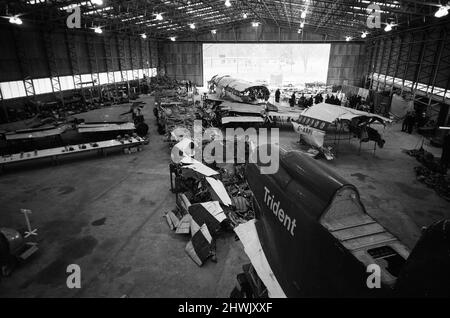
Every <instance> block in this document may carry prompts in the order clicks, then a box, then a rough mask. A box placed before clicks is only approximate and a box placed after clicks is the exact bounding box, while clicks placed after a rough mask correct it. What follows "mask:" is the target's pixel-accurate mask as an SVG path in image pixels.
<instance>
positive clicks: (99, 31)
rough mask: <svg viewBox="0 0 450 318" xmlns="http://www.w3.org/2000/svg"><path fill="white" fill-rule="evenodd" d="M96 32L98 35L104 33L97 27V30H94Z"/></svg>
mask: <svg viewBox="0 0 450 318" xmlns="http://www.w3.org/2000/svg"><path fill="white" fill-rule="evenodd" d="M94 32H95V33H98V34H102V33H103V30H102V28H101V27H95V28H94Z"/></svg>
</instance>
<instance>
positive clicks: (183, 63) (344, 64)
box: [159, 25, 366, 86]
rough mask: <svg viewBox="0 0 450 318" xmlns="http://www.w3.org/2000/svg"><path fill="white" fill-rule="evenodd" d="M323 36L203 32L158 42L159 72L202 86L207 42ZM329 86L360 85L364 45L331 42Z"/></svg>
mask: <svg viewBox="0 0 450 318" xmlns="http://www.w3.org/2000/svg"><path fill="white" fill-rule="evenodd" d="M329 40H330V39H327V37H326V36H325V35H323V34H315V33H307V32H305V33H304V34H299V33H297V32H295V31H292V30H289V29H283V28H279V27H276V26H270V25H261V26H259V27H258V28H253V27H252V26H248V25H241V26H239V27H235V28H230V29H227V30H218V31H217V33H216V34H212V33H205V34H201V35H197V36H192V37H188V38H184V39H182V40H179V41H176V42H160V45H159V58H160V59H159V65H160V68H161V71H163V72H165V73H166V74H167V75H168V76H171V77H174V78H176V79H180V80H181V79H188V80H191V81H193V82H194V83H197V84H201V83H203V61H202V58H203V52H202V44H203V43H204V42H206V43H221V42H224V43H240V42H241V43H256V42H261V43H302V42H307V43H328V42H329ZM330 42H331V50H330V60H329V70H328V76H327V83H328V84H330V85H331V84H342V83H343V82H344V83H347V84H348V85H355V86H362V84H363V82H364V81H363V79H364V75H365V65H366V62H365V46H364V43H362V42H352V43H347V42H342V41H332V40H331V41H330Z"/></svg>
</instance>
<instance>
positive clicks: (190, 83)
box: [188, 80, 192, 91]
mask: <svg viewBox="0 0 450 318" xmlns="http://www.w3.org/2000/svg"><path fill="white" fill-rule="evenodd" d="M188 83H189V91H191V90H192V82H191V81H190V80H189V81H188Z"/></svg>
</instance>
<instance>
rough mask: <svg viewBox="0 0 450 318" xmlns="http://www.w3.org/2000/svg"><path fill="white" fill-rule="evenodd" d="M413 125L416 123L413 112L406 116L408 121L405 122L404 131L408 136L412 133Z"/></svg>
mask: <svg viewBox="0 0 450 318" xmlns="http://www.w3.org/2000/svg"><path fill="white" fill-rule="evenodd" d="M415 123H416V116H415V115H414V112H410V114H409V116H408V121H407V122H406V130H407V131H408V134H411V133H412V131H413V129H414V124H415Z"/></svg>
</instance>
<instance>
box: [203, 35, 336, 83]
mask: <svg viewBox="0 0 450 318" xmlns="http://www.w3.org/2000/svg"><path fill="white" fill-rule="evenodd" d="M329 57H330V44H281V43H276V44H275V43H273V44H272V43H270V44H267V43H265V44H259V43H258V44H247V43H242V44H233V43H231V44H228V43H227V44H223V43H220V44H219V43H212V44H203V75H204V81H205V84H206V82H207V81H208V80H210V79H211V77H213V76H214V75H216V74H221V75H231V76H234V77H238V78H242V79H245V80H249V81H254V82H264V83H266V84H268V85H269V86H281V85H288V84H293V85H295V86H302V85H303V84H304V83H312V82H322V83H326V80H327V73H328V61H329Z"/></svg>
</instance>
